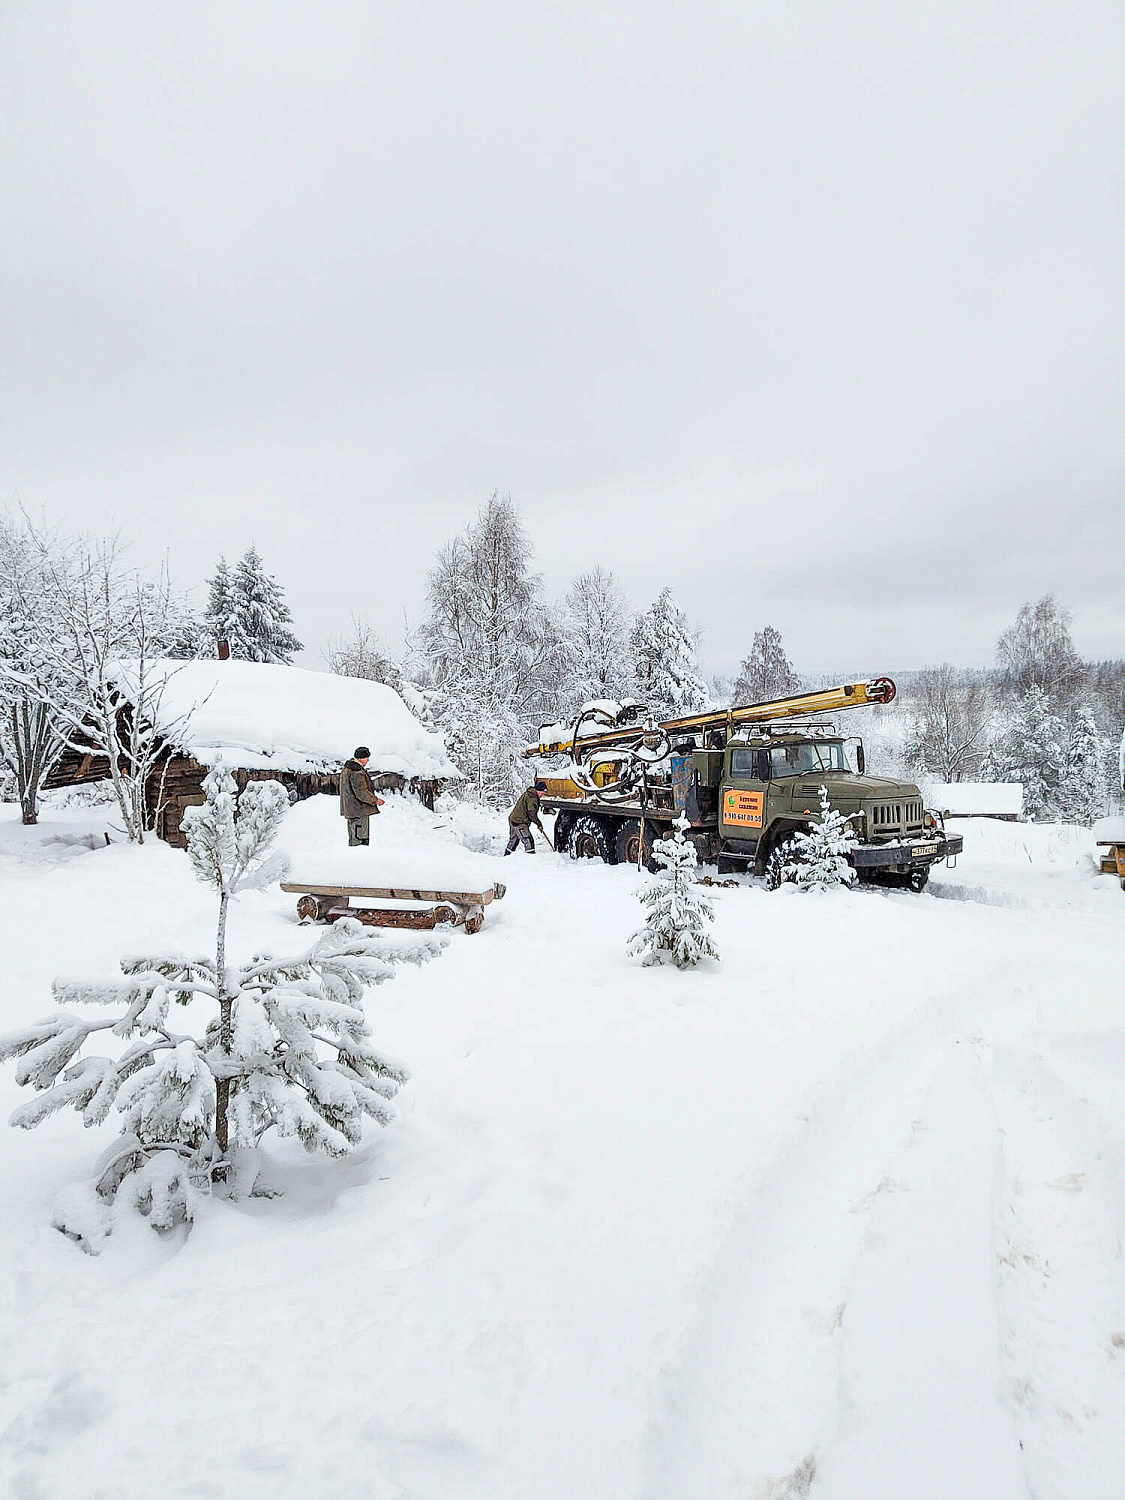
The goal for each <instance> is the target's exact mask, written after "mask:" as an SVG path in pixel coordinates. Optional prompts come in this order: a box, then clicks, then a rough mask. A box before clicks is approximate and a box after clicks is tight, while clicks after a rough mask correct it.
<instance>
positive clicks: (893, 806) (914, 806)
mask: <svg viewBox="0 0 1125 1500" xmlns="http://www.w3.org/2000/svg"><path fill="white" fill-rule="evenodd" d="M868 818H869V823H870V828H871V836H872V837H873V838H877V839H878V838H884V839H887V838H901V837H902V836H904V835H909V834H913V833H921V832H922V799H921V798H920V797H912V798H909V799H908V800H906V801H905V802H876V803H874V804H873V805H872V807H871V809H870V811H869V814H868Z"/></svg>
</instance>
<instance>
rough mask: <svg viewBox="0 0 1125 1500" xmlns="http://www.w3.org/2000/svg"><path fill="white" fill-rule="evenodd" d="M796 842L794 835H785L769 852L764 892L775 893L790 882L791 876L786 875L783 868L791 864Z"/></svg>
mask: <svg viewBox="0 0 1125 1500" xmlns="http://www.w3.org/2000/svg"><path fill="white" fill-rule="evenodd" d="M795 843H796V840H795V838H794V835H793V834H791V833H786V834H783V835H782V836H781V838H779V839H778V841H777V843H776V844H775V845H774V846H773V848H772V849H771V850H770V852H769V856H768V858H767V859H766V870H765V876H766V890H768V891H776V890H777V889H778V888H779V887H780V886H782V885H784V884H785V882H786V881H787V880H792V879H793V876H792V875H786V873H785V866H786V865H789V864H792V863H793V855H794V852H795V848H794V846H795Z"/></svg>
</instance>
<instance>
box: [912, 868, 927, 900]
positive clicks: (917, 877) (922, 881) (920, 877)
mask: <svg viewBox="0 0 1125 1500" xmlns="http://www.w3.org/2000/svg"><path fill="white" fill-rule="evenodd" d="M929 879H930V867H929V865H923V866H922V868H921V869H920V870H911V872H910V874H909V875H908V876H907V877H906V884H907V888H908V889H909V890H912V891H913V892H914V894H915V895H916V896H920V895H921V894H922V892H923V891H924V890H925V889H926V886H927V885H928V884H929Z"/></svg>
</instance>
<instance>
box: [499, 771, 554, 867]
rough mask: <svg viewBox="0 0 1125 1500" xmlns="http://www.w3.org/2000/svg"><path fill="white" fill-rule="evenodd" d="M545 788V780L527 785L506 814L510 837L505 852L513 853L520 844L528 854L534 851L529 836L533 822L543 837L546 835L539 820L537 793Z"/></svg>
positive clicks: (532, 840) (533, 843)
mask: <svg viewBox="0 0 1125 1500" xmlns="http://www.w3.org/2000/svg"><path fill="white" fill-rule="evenodd" d="M546 790H547V783H546V782H545V781H536V783H535V785H534V786H529V787H528V789H527V791H526V792H524V794H523V796H522V797H521V798H520V800H519V801H518V802H517V803H516V805H515V807H513V808H512V810H511V812H510V813H509V814H508V832H509V833H510V834H511V838H510V839H509V840H508V847H507V848H506V849H505V850H504V853H505V854H514V853H515V852H516V850H517V849H518V848H519V846H520V844H522V845H523V847H524V849H525V850H526V851H527V853H528V854H534V853H535V840H534V839H533V838H532V837H531V825H532V824H533V823H534V824H535V826H536V828H538V830H539V832H540V833H541V834H542V835H543V837H544V838H546V837H547V830H546V829H545V828H544V827H543V825H542V823H540V821H539V794H540V792H545V791H546Z"/></svg>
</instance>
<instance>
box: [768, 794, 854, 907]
mask: <svg viewBox="0 0 1125 1500" xmlns="http://www.w3.org/2000/svg"><path fill="white" fill-rule="evenodd" d="M850 823H851V818H850V817H845V815H844V814H843V813H842V812H840V811H839V810H838V809H837V808H835V807H833V806H832V805H831V804H830V803H829V801H828V789H827V787H824V786H822V787H821V788H820V820H819V822H817V823H814V824H813V826H812V828H811V829H810V830H809V832H808V833H804V832H802V833H796V834H794V835H793V859H792V862H791V863H790V864H788V865H786V867H785V878H786V879H787V880H795V881H796V882H797V884H798V886H800V888H801V889H802V890H806V891H811V890H828V889H830V888H831V887H832V886H834V885H853V884H854V883H855V879H856V873H855V867H854V865H852V864H850V863H849V861H848V853H849V851H850V850H851V849H852V848H853V846H854V845H855V843H856V836H855V833H854V832H853V830H852V828H851V827H850V826H849V825H850Z"/></svg>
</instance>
